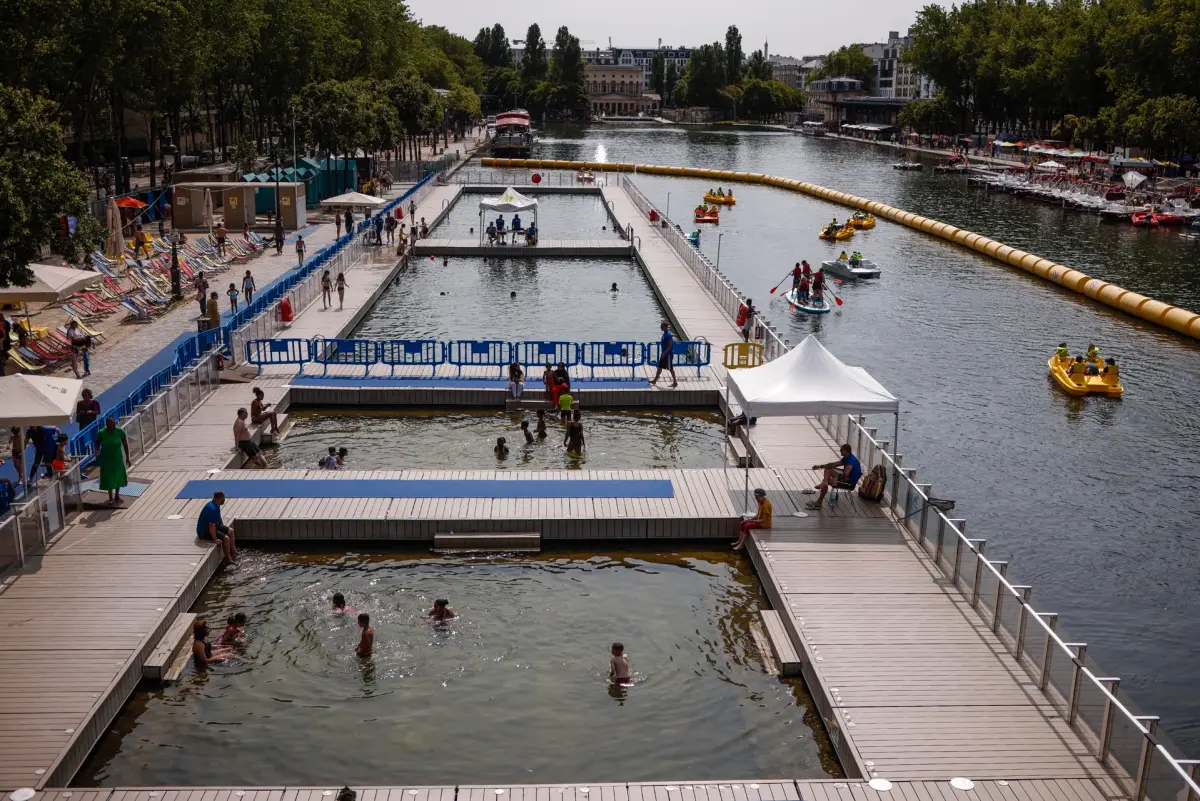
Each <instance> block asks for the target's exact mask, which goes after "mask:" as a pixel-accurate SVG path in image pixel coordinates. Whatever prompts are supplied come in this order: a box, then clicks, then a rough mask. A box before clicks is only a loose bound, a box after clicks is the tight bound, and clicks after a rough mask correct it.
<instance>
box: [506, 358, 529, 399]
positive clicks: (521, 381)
mask: <svg viewBox="0 0 1200 801" xmlns="http://www.w3.org/2000/svg"><path fill="white" fill-rule="evenodd" d="M508 391H509V393H510V394H511V395H512V396H513V397H514V398H516V399H517V400H520V399H521V393H522V392H524V391H525V371H524V370H522V369H521V365H519V364H517V363H516V362H513V363H512V364H510V365H509V366H508Z"/></svg>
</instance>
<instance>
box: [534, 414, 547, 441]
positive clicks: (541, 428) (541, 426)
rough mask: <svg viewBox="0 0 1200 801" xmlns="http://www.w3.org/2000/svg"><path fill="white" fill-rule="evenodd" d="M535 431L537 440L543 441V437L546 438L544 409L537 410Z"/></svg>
mask: <svg viewBox="0 0 1200 801" xmlns="http://www.w3.org/2000/svg"><path fill="white" fill-rule="evenodd" d="M535 430H536V431H537V435H538V439H545V437H546V410H545V409H538V410H537V428H536V429H535Z"/></svg>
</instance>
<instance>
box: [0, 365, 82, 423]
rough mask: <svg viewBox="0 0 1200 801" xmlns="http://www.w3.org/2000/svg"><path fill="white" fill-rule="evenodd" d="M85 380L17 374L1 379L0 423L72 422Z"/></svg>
mask: <svg viewBox="0 0 1200 801" xmlns="http://www.w3.org/2000/svg"><path fill="white" fill-rule="evenodd" d="M82 391H83V382H82V381H80V380H78V379H75V378H52V377H49V376H39V375H26V374H24V373H18V374H17V375H12V376H8V377H7V378H0V410H2V411H0V426H57V425H64V424H66V423H69V422H71V415H72V414H74V413H75V403H76V402H77V401H78V400H79V393H80V392H82Z"/></svg>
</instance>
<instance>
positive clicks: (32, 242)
mask: <svg viewBox="0 0 1200 801" xmlns="http://www.w3.org/2000/svg"><path fill="white" fill-rule="evenodd" d="M57 117H58V110H57V108H56V106H55V105H54V103H52V102H51V101H49V100H47V99H46V98H44V97H37V96H35V95H33V94H32V93H30V92H29V91H28V90H25V89H14V88H12V87H8V86H4V85H0V287H7V286H28V285H29V284H31V283H33V274H32V273H31V272H30V270H29V265H30V264H32V263H34V262H36V261H37V260H38V259H40V258H41V257H42V251H43V249H44V248H52V249H53V250H55V251H57V252H59V253H62V254H63V255H64V256H66V257H67V258H69V259H70V260H71V261H76V260H78V258H79V257H80V255H81V253H83V252H86V251H88V250H91V249H92V248H94V247H96V245H97V244H99V243H100V241H102V239H103V231H102V229H101V228H100V226H99V224H98V223H96V221H95V219H94V218H92V217H91V215H90V214H89V212H88V185H87V181H86V180H85V179H84V176H83V173H81V172H79V171H77V170H76V169H74V168H73V167H72V166H71V165H70V164H69V163H68V162H67V160H66V159H65V158H64V157H63V132H62V128H61V126H59V124H58V119H57ZM63 215H72V216H75V217H76V218H77V219H78V227H77V229H76V233H75V236H74V237H73V238H72V239H67V238H66V237H64V236H63V233H62V224H61V222H60V218H61V217H62V216H63Z"/></svg>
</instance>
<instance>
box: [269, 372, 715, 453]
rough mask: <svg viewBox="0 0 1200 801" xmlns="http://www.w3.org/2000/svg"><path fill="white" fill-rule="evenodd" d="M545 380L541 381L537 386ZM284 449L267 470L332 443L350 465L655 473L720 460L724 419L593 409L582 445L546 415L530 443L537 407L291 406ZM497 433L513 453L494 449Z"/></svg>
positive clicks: (587, 414)
mask: <svg viewBox="0 0 1200 801" xmlns="http://www.w3.org/2000/svg"><path fill="white" fill-rule="evenodd" d="M538 386H539V387H540V384H538ZM291 419H292V429H291V431H289V432H288V435H287V437H286V438H285V439H284V440H283V442H282V443H281V444H280V446H279V447H278V448H266V449H265V450H264V453H266V455H267V462H268V463H269V464H270V466H271V467H280V468H288V469H293V470H295V469H316V466H317V460H318V459H319V458H321V457H322V456H324V455H325V454H326V453H327V452H328V448H329V446H331V445H333V446H337V447H341V446H345V447H346V448H349V450H350V456H349V461H348V463H347V464H346V469H349V470H414V469H421V470H580V469H584V470H659V469H673V468H705V467H721V466H722V464H723V462H722V448H723V447H724V445H725V442H724V438H723V437H722V436H721V432H722V428H723V419H722V417H721V415H720V414H718V413H716V412H698V411H657V412H652V411H629V412H611V411H603V410H600V411H590V410H585V411H584V414H583V427H584V438H585V442H586V447H585V449H584V452H583V453H582V454H580V455H574V454H570V453H567V451H566V449H565V448H564V447H563V436H564V434H565V432H566V427H565V424H564V423H562V422H561V421H560V420H559V419H558V416H557V415H556V414H551V413H550V412H547V413H546V429H547V434H546V437H545V438H542V439H539V438H537V437H536V436H535V439H534V442H533V443H530V444H526V443H525V436H524V434H523V433H522V431H521V421H522V420H527V421H529V430H530V432H531V433H535V432H536V430H537V416H536V412H532V411H529V412H525V413H524V414H522V413H521V412H502V411H494V410H490V409H489V410H464V409H415V410H409V409H389V410H387V411H367V412H359V411H353V412H347V411H344V410H337V409H305V410H302V411H296V412H293V413H292V417H291ZM497 437H504V438H505V439H506V440H507V444H508V448H509V453H508V455H507V456H506V457H503V458H498V457H497V456H496V455H495V454H494V453H493V450H492V449H493V447H494V446H495V444H496V438H497Z"/></svg>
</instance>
